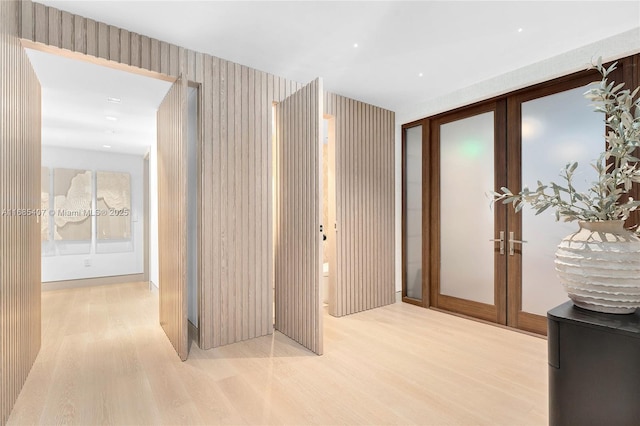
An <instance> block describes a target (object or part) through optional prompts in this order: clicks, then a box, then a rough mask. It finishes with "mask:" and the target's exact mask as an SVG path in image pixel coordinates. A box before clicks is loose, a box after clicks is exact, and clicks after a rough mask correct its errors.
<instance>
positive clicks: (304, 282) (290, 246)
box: [275, 79, 323, 355]
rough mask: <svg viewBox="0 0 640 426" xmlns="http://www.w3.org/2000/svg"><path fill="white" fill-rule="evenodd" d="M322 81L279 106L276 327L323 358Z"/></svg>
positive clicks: (312, 83) (309, 86) (277, 131)
mask: <svg viewBox="0 0 640 426" xmlns="http://www.w3.org/2000/svg"><path fill="white" fill-rule="evenodd" d="M322 96H323V92H322V80H321V79H317V80H314V81H313V82H311V83H309V84H308V85H306V86H304V87H303V88H301V89H300V90H298V91H297V92H295V93H294V94H292V95H291V96H289V97H288V98H286V99H284V100H283V101H282V102H280V103H279V104H277V105H276V109H275V120H276V123H275V127H276V152H275V160H276V230H275V310H276V315H275V328H276V329H277V330H278V331H280V332H282V333H283V334H285V335H287V336H289V337H290V338H292V339H293V340H295V341H296V342H298V343H300V344H301V345H302V346H304V347H306V348H308V349H310V350H311V351H313V352H315V353H316V354H318V355H321V354H322V299H321V297H320V289H321V287H320V284H321V279H322V233H321V232H320V224H321V216H320V212H321V211H322V188H321V185H322V179H321V176H322V174H321V161H320V159H321V155H322V151H321V150H322V140H321V138H322V119H323V108H322V100H323V99H322Z"/></svg>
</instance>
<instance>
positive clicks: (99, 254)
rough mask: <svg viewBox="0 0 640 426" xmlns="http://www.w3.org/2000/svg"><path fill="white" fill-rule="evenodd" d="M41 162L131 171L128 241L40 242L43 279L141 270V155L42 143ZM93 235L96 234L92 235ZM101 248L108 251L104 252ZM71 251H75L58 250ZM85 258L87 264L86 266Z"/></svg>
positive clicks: (60, 278) (142, 248)
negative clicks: (52, 145)
mask: <svg viewBox="0 0 640 426" xmlns="http://www.w3.org/2000/svg"><path fill="white" fill-rule="evenodd" d="M42 166H43V167H48V168H50V169H54V168H68V169H83V170H91V171H92V172H94V176H95V172H96V171H113V172H127V173H129V174H130V175H131V241H129V242H100V243H97V242H96V241H95V239H93V240H92V241H91V242H88V243H71V242H64V241H55V242H51V241H49V242H43V251H42V252H43V256H42V281H43V282H51V281H63V280H75V279H83V278H96V277H105V276H115V275H130V274H141V273H143V272H144V244H143V238H144V210H143V175H142V174H143V168H144V165H143V158H142V156H136V155H128V154H117V153H109V152H103V151H88V150H77V149H70V148H58V147H51V146H43V147H42ZM94 179H95V177H94ZM51 199H53V197H52V198H51ZM51 208H53V206H51ZM94 219H95V217H92V220H94ZM92 238H95V237H94V236H93V235H92ZM97 244H99V246H98V245H97ZM104 251H109V252H108V253H105V252H104ZM71 252H73V253H77V254H61V253H71ZM87 262H88V263H89V265H88V266H85V265H86V263H87Z"/></svg>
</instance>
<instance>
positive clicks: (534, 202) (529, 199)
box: [491, 58, 640, 222]
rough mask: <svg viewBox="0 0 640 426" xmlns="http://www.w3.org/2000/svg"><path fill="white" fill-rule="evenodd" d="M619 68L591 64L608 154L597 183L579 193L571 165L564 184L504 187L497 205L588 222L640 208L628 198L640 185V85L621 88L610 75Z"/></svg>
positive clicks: (598, 165)
mask: <svg viewBox="0 0 640 426" xmlns="http://www.w3.org/2000/svg"><path fill="white" fill-rule="evenodd" d="M616 65H617V62H616V63H614V64H613V65H611V66H610V67H609V68H606V67H604V66H603V65H602V58H599V59H598V62H597V64H595V65H593V66H594V67H595V68H596V69H597V70H598V71H599V72H600V74H601V75H602V80H601V81H600V82H599V83H596V84H597V86H596V87H594V88H592V89H590V90H588V91H587V92H586V93H585V97H586V98H587V99H588V100H590V101H591V102H592V105H593V106H594V111H595V112H598V113H602V114H604V116H605V123H606V135H605V141H606V146H605V151H604V152H602V153H601V154H600V156H599V157H598V159H597V160H595V161H594V162H593V163H592V164H591V166H592V167H593V169H594V170H595V172H596V173H597V180H595V181H593V182H592V183H591V186H590V187H589V188H588V189H587V191H586V192H578V191H576V189H575V188H574V186H573V176H574V172H575V170H576V169H577V168H578V163H568V164H567V165H566V166H565V167H564V168H563V169H562V170H561V171H560V178H562V182H561V184H558V183H555V182H549V183H548V184H546V185H545V184H543V183H542V182H540V181H538V182H537V184H538V186H537V188H536V189H535V190H530V189H529V188H527V187H524V188H522V191H520V192H519V193H517V194H514V193H513V192H512V191H510V190H509V189H508V188H505V187H503V188H501V189H500V190H501V191H502V192H492V193H491V194H492V195H493V202H496V201H502V203H504V204H508V203H511V204H513V206H514V207H515V210H516V211H520V210H521V209H522V207H523V206H524V205H525V204H529V205H531V207H532V208H533V209H535V210H536V214H540V213H542V212H544V211H546V210H547V209H549V208H553V209H555V216H556V220H560V218H562V219H563V220H565V221H574V220H583V221H590V222H594V221H602V220H624V219H626V218H627V217H629V213H630V212H632V211H634V210H636V209H637V208H638V207H639V206H640V201H636V200H634V199H633V198H631V197H626V196H625V195H626V194H628V193H629V191H630V190H631V187H632V184H633V183H640V169H639V162H640V160H639V159H638V158H636V157H635V156H634V151H635V149H636V148H637V147H638V146H640V99H636V97H637V96H638V92H639V91H640V87H638V88H636V89H635V90H634V91H633V92H631V91H629V90H628V89H624V90H623V87H624V83H621V84H618V85H616V84H615V82H613V81H611V82H609V81H608V78H607V77H608V76H609V74H611V72H612V71H613V70H615V69H616ZM623 196H624V197H623Z"/></svg>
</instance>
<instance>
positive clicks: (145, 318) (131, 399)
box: [8, 283, 547, 425]
mask: <svg viewBox="0 0 640 426" xmlns="http://www.w3.org/2000/svg"><path fill="white" fill-rule="evenodd" d="M42 320H43V336H42V350H41V351H40V354H39V355H38V358H37V360H36V363H35V365H34V367H33V370H32V371H31V374H30V375H29V378H28V379H27V382H26V384H25V386H24V388H23V390H22V393H21V394H20V396H19V398H18V401H17V402H16V405H15V407H14V410H13V412H12V414H11V417H10V418H9V422H8V424H10V425H16V424H20V425H25V424H79V425H93V424H116V425H138V424H175V425H187V424H421V425H478V424H484V425H544V424H546V423H547V361H546V341H545V340H544V339H540V338H537V337H532V336H528V335H525V334H521V333H517V332H514V331H510V330H506V329H502V328H499V327H494V326H491V325H486V324H482V323H478V322H475V321H470V320H466V319H463V318H458V317H455V316H452V315H447V314H444V313H440V312H435V311H432V310H427V309H423V308H418V307H415V306H412V305H408V304H403V303H396V304H393V305H389V306H386V307H382V308H378V309H374V310H371V311H365V312H362V313H359V314H354V315H350V316H347V317H342V318H334V317H331V316H328V315H326V314H325V318H324V326H325V330H324V337H325V344H324V348H325V354H324V355H323V356H321V357H318V356H316V355H314V354H312V353H311V352H310V351H308V350H306V349H304V348H302V347H301V346H299V345H298V344H296V343H295V342H293V341H292V340H290V339H288V338H286V337H285V336H283V335H282V334H280V333H277V332H276V333H275V334H274V335H272V336H266V337H260V338H257V339H253V340H249V341H245V342H241V343H236V344H233V345H229V346H225V347H221V348H217V349H214V350H209V351H202V350H200V349H199V348H198V347H197V346H196V345H195V344H192V345H191V352H190V355H189V360H188V361H186V362H184V363H183V362H181V361H180V360H179V359H178V356H177V355H176V353H175V351H174V349H173V347H172V346H171V344H170V343H169V341H168V340H167V338H166V336H165V335H164V333H163V331H162V329H161V328H160V325H159V324H158V296H157V294H155V293H150V292H149V291H148V287H147V284H146V283H132V284H117V285H108V286H100V287H88V288H78V289H70V290H56V291H50V292H44V293H43V295H42Z"/></svg>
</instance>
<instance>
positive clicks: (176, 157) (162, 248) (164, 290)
mask: <svg viewBox="0 0 640 426" xmlns="http://www.w3.org/2000/svg"><path fill="white" fill-rule="evenodd" d="M187 108H188V105H187V81H186V80H185V79H184V78H178V80H177V81H176V82H175V83H174V84H173V85H172V86H171V89H169V92H168V93H167V95H166V96H165V98H164V100H163V101H162V103H161V104H160V107H159V108H158V115H157V117H158V123H157V126H158V258H159V259H158V260H159V268H160V270H159V273H160V276H159V280H160V283H159V287H160V325H161V326H162V328H163V329H164V332H165V333H166V334H167V337H168V338H169V340H170V341H171V344H172V345H173V347H174V348H175V350H176V352H177V353H178V356H179V357H180V359H182V360H183V361H184V360H186V359H187V356H188V352H189V349H188V342H187V337H188V333H187V312H188V308H187V173H186V165H187V114H188V109H187Z"/></svg>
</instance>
